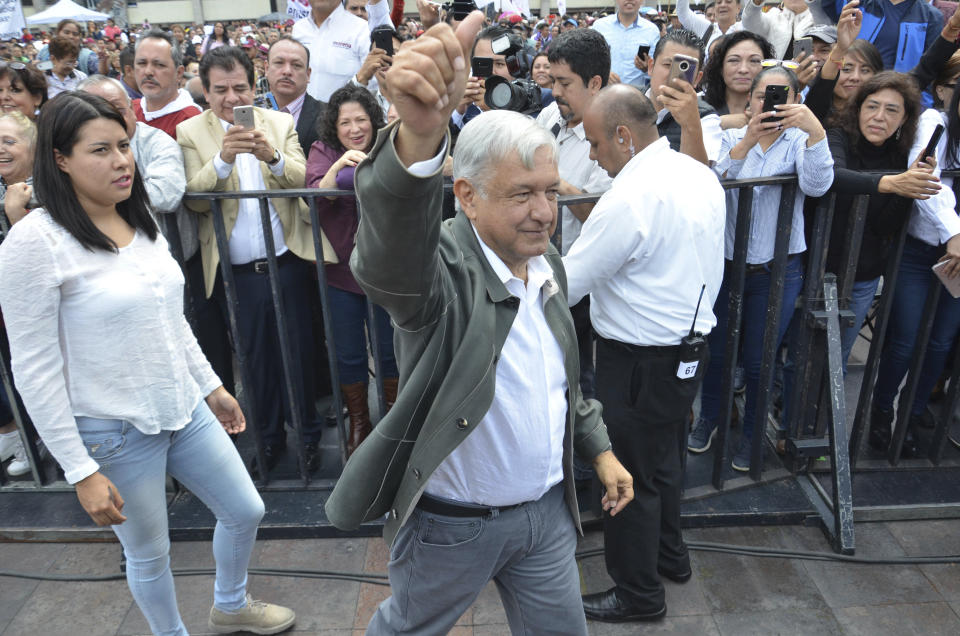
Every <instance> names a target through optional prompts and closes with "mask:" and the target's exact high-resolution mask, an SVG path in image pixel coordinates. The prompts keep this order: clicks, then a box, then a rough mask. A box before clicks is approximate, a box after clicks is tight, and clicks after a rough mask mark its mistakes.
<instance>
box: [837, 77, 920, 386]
mask: <svg viewBox="0 0 960 636" xmlns="http://www.w3.org/2000/svg"><path fill="white" fill-rule="evenodd" d="M921 110H922V108H921V105H920V93H919V91H918V90H917V87H916V83H915V81H914V79H913V78H912V77H910V76H909V75H907V74H904V73H896V72H894V71H885V72H882V73H878V74H876V75H874V76H873V77H872V78H870V79H869V80H868V81H867V82H866V83H864V84H863V86H862V88H861V89H860V91H859V92H858V93H857V96H856V97H855V98H854V99H852V100H850V101H849V102H847V105H846V107H845V108H844V110H843V111H842V112H841V113H839V114H838V115H839V124H840V125H839V126H838V127H837V128H831V129H830V130H828V131H827V141H828V143H829V144H830V152H831V154H832V155H833V162H834V167H833V169H834V178H833V185H832V186H831V188H830V191H831V192H836V193H837V201H836V206H835V208H834V209H835V212H834V217H833V226H832V227H831V229H830V243H829V249H828V251H827V271H829V272H834V273H838V272H839V271H840V270H841V269H842V268H843V265H844V264H843V263H842V262H841V261H842V258H843V248H844V245H846V243H847V242H848V241H849V233H850V227H849V224H850V217H849V215H848V214H846V212H848V211H850V210H852V208H853V203H854V197H855V196H856V195H860V194H869V195H870V203H869V206H868V208H867V218H866V222H865V225H864V229H863V239H862V243H861V245H860V253H859V255H858V257H857V269H856V274H855V278H854V281H855V282H854V285H853V293H852V299H851V309H852V311H853V312H854V326H852V327H848V328H846V329H844V331H843V333H842V335H841V351H842V360H843V368H844V372H846V368H847V358H848V357H849V355H850V350H851V349H852V348H853V343H854V342H855V341H856V338H857V334H858V333H859V332H860V327H861V326H862V325H863V320H864V317H865V316H866V313H867V310H868V309H869V308H870V304H871V303H872V302H873V297H874V294H875V293H876V290H877V286H878V284H879V282H880V276H881V275H882V274H883V270H884V267H885V265H886V259H887V257H888V256H889V253H890V248H891V247H892V245H893V241H894V239H895V238H896V236H897V234H898V233H899V232H900V229H901V228H902V227H903V224H904V223H906V221H907V218H908V216H909V213H910V208H911V206H912V205H913V199H918V198H925V197H927V196H929V195H930V194H933V192H935V186H936V181H937V180H936V177H934V176H933V174H932V169H931V168H929V167H927V166H926V164H922V165H921V164H919V163H918V160H919V157H916V158H914V157H909V156H908V153H909V151H910V147H911V145H912V144H913V140H914V136H915V133H916V130H917V120H918V119H919V117H920V113H921ZM911 160H913V161H912V162H911ZM908 165H909V166H910V167H909V168H908V169H907V170H906V171H905V172H902V173H900V174H895V175H883V176H881V175H877V174H866V173H867V172H870V171H889V170H900V169H903V168H904V167H905V166H908Z"/></svg>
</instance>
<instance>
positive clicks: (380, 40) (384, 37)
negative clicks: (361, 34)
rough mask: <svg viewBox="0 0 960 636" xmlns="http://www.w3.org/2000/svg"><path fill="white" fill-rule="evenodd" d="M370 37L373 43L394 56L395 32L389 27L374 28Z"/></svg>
mask: <svg viewBox="0 0 960 636" xmlns="http://www.w3.org/2000/svg"><path fill="white" fill-rule="evenodd" d="M370 39H371V40H373V45H374V46H375V47H377V48H378V49H380V50H381V51H386V52H387V55H389V56H391V57H393V32H392V31H389V30H387V29H374V30H373V31H372V32H371V33H370Z"/></svg>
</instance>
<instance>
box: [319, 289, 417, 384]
mask: <svg viewBox="0 0 960 636" xmlns="http://www.w3.org/2000/svg"><path fill="white" fill-rule="evenodd" d="M327 295H328V297H329V298H330V317H331V321H330V328H331V329H332V330H333V344H334V347H336V350H337V369H338V370H339V371H340V384H355V383H357V382H366V381H367V378H368V377H369V373H368V370H367V360H368V359H369V358H368V355H367V334H366V333H365V332H364V325H366V327H367V328H368V329H369V328H370V325H369V324H368V317H369V314H368V313H367V297H366V296H364V295H362V294H355V293H353V292H349V291H344V290H342V289H338V288H336V287H332V286H328V287H327ZM373 314H374V318H375V322H376V330H377V340H378V344H379V345H380V372H381V373H382V374H383V377H385V378H396V377H398V376H399V375H400V372H399V371H397V359H396V357H395V356H394V354H393V327H392V326H391V325H390V316H388V315H387V312H386V311H384V309H383V308H382V307H379V306H377V305H374V306H373Z"/></svg>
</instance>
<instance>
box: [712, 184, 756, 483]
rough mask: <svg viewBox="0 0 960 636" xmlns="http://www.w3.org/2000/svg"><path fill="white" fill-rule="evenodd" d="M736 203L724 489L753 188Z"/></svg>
mask: <svg viewBox="0 0 960 636" xmlns="http://www.w3.org/2000/svg"><path fill="white" fill-rule="evenodd" d="M739 191H740V200H739V202H738V204H737V231H736V236H735V237H734V241H733V262H732V263H729V264H728V269H727V271H725V272H724V277H726V276H727V275H728V273H729V279H728V280H727V289H728V290H729V296H730V297H729V300H728V303H727V307H728V309H727V347H726V352H725V354H724V362H723V382H722V384H721V386H722V388H721V391H720V395H721V396H722V399H723V401H722V402H721V405H722V410H721V416H720V422H719V424H718V426H717V438H716V441H715V444H716V450H715V451H714V453H713V479H712V481H713V487H714V488H716V489H717V490H722V489H723V469H724V464H725V462H726V454H727V433H728V432H729V431H730V416H731V414H732V412H733V409H734V408H735V407H734V404H733V374H734V372H735V371H736V369H737V356H738V354H739V352H740V322H741V319H742V318H743V289H744V285H745V284H746V276H747V241H748V239H749V235H750V220H751V218H752V216H753V189H752V188H740V189H739Z"/></svg>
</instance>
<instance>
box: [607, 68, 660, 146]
mask: <svg viewBox="0 0 960 636" xmlns="http://www.w3.org/2000/svg"><path fill="white" fill-rule="evenodd" d="M593 108H596V109H598V112H599V113H601V115H602V117H603V119H604V121H605V122H606V123H607V135H608V136H610V137H612V136H613V135H614V134H615V133H616V130H617V127H618V126H626V127H628V128H630V129H631V130H634V131H635V132H636V133H643V132H650V130H648V129H652V132H653V135H654V136H655V137H656V135H657V132H656V131H657V111H656V110H654V108H653V104H652V103H651V102H650V100H649V99H647V98H646V96H645V95H644V94H643V93H642V92H641V91H640V89H639V88H637V87H635V86H631V85H630V84H612V85H610V86H607V87H606V88H604V89H603V90H602V91H600V92H599V93H598V94H597V97H596V99H595V100H594V104H593ZM637 150H638V151H639V148H638V149H637Z"/></svg>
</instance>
